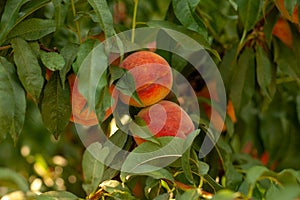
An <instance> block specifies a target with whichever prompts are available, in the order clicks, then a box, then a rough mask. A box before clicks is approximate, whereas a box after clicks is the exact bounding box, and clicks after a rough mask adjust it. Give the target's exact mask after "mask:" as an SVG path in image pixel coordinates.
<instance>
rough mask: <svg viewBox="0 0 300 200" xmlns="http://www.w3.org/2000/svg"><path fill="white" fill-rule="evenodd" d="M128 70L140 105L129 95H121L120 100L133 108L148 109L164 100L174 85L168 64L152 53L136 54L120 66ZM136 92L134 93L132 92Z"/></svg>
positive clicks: (141, 52) (127, 58)
mask: <svg viewBox="0 0 300 200" xmlns="http://www.w3.org/2000/svg"><path fill="white" fill-rule="evenodd" d="M120 67H121V68H124V69H127V70H128V73H130V74H131V75H132V77H133V79H134V83H135V88H136V93H137V95H138V97H139V99H140V101H141V103H142V105H141V104H139V103H138V102H137V101H135V100H134V99H133V98H131V97H130V96H128V95H125V94H122V93H121V94H120V99H121V100H122V101H123V102H124V103H126V104H129V105H131V106H135V107H146V106H150V105H153V104H155V103H156V102H158V101H160V100H162V99H164V98H165V97H166V96H167V95H168V94H169V92H170V90H171V87H172V84H173V75H172V70H171V67H170V65H169V64H168V62H167V61H166V60H165V59H164V58H162V57H161V56H160V55H158V54H156V53H153V52H151V51H139V52H135V53H133V54H131V55H129V56H128V57H126V58H125V59H124V61H123V62H122V63H121V65H120ZM132 92H134V91H132Z"/></svg>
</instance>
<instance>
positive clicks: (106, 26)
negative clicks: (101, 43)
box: [88, 0, 115, 38]
mask: <svg viewBox="0 0 300 200" xmlns="http://www.w3.org/2000/svg"><path fill="white" fill-rule="evenodd" d="M88 2H89V4H90V5H91V6H92V7H93V8H94V10H95V12H96V14H97V17H98V18H99V21H100V26H101V28H102V30H103V31H104V33H105V36H106V37H107V38H109V37H112V36H113V35H114V34H115V30H114V25H113V17H112V14H111V12H110V9H109V7H108V4H107V1H106V0H98V1H97V0H88Z"/></svg>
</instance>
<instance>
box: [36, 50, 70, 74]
mask: <svg viewBox="0 0 300 200" xmlns="http://www.w3.org/2000/svg"><path fill="white" fill-rule="evenodd" d="M40 55H41V60H42V62H43V64H44V65H45V66H46V67H47V68H48V69H50V70H51V71H56V70H61V69H63V67H64V65H65V60H64V58H63V57H62V55H61V54H58V53H57V52H45V51H41V52H40Z"/></svg>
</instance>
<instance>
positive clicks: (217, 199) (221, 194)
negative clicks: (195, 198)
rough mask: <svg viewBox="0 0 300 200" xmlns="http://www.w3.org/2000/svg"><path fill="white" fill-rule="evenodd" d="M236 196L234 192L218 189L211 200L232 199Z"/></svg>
mask: <svg viewBox="0 0 300 200" xmlns="http://www.w3.org/2000/svg"><path fill="white" fill-rule="evenodd" d="M235 197H236V195H235V194H234V192H232V191H230V190H220V191H218V192H217V194H216V195H215V196H214V197H213V198H212V199H213V200H232V199H234V198H235Z"/></svg>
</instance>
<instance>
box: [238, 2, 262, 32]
mask: <svg viewBox="0 0 300 200" xmlns="http://www.w3.org/2000/svg"><path fill="white" fill-rule="evenodd" d="M237 5H238V14H239V17H240V19H241V22H242V23H243V25H244V29H245V31H249V30H250V29H252V28H253V27H254V25H255V24H256V22H257V21H258V18H259V16H260V13H261V8H262V2H261V1H260V0H252V1H248V0H238V1H237Z"/></svg>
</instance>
